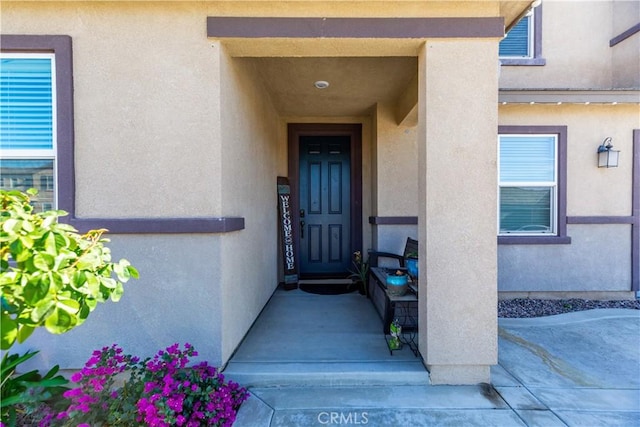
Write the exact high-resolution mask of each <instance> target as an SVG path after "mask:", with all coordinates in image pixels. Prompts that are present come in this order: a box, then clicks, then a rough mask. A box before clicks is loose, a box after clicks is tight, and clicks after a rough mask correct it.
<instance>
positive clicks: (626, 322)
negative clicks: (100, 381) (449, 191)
mask: <svg viewBox="0 0 640 427" xmlns="http://www.w3.org/2000/svg"><path fill="white" fill-rule="evenodd" d="M499 326H500V328H499V365H497V366H495V367H493V369H492V384H491V385H489V384H484V385H476V386H431V385H428V373H427V372H426V370H425V369H424V367H423V365H422V363H421V361H420V359H419V358H415V357H414V355H413V353H411V352H410V351H409V349H408V348H405V349H403V350H401V351H399V352H395V353H394V355H393V356H391V355H390V354H389V352H388V350H387V349H386V344H385V341H384V340H383V338H382V324H381V321H380V318H379V317H378V316H377V313H376V312H375V311H374V310H373V307H372V306H371V302H370V301H369V300H367V299H366V298H364V297H362V296H360V295H357V294H348V295H337V296H317V295H310V294H305V293H303V292H301V291H291V292H286V293H285V292H283V291H277V292H276V294H275V295H274V297H273V298H272V300H271V301H270V302H269V304H268V305H267V307H266V308H265V310H264V312H263V313H262V314H261V316H260V318H259V320H258V321H257V322H256V325H254V327H253V328H252V330H251V331H250V332H249V334H248V335H247V338H246V339H245V342H244V343H243V344H242V346H241V347H240V349H239V350H238V352H237V353H236V355H234V357H233V358H232V360H231V362H230V363H229V365H228V366H227V368H226V370H225V375H226V376H227V378H230V379H233V380H235V381H238V382H240V383H241V384H242V385H245V386H248V387H249V389H250V391H251V397H250V399H249V400H248V401H247V402H245V403H244V404H243V406H242V407H241V409H240V411H239V413H238V418H237V420H236V423H235V424H234V426H240V427H242V426H251V427H258V426H265V427H266V426H323V425H325V426H326V425H368V426H482V427H486V426H526V425H528V426H545V427H546V426H580V427H582V426H640V311H637V310H613V309H607V310H591V311H584V312H577V313H569V314H563V315H559V316H551V317H544V318H536V319H500V321H499Z"/></svg>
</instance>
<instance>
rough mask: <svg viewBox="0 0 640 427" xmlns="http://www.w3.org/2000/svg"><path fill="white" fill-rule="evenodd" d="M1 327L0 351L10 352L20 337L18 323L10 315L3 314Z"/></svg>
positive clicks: (0, 319)
mask: <svg viewBox="0 0 640 427" xmlns="http://www.w3.org/2000/svg"><path fill="white" fill-rule="evenodd" d="M0 326H2V334H1V339H0V349H2V350H8V349H10V348H11V346H12V345H13V343H14V342H15V341H16V338H17V337H18V323H17V322H16V321H15V320H13V319H12V318H11V317H9V315H8V314H6V313H2V317H0Z"/></svg>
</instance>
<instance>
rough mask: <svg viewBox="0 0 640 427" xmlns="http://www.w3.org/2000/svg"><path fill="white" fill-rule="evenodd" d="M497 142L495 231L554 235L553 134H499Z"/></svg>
mask: <svg viewBox="0 0 640 427" xmlns="http://www.w3.org/2000/svg"><path fill="white" fill-rule="evenodd" d="M498 145H499V147H498V153H499V159H498V168H499V172H498V177H499V183H498V200H499V207H498V208H499V224H498V227H499V234H500V235H549V234H555V233H556V230H557V221H556V218H557V215H556V209H557V197H558V195H557V194H558V191H557V188H558V161H557V158H558V137H557V135H515V134H510V135H500V136H499V138H498Z"/></svg>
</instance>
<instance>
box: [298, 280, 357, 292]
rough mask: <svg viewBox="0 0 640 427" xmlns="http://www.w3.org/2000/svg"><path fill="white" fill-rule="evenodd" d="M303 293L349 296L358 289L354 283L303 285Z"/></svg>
mask: <svg viewBox="0 0 640 427" xmlns="http://www.w3.org/2000/svg"><path fill="white" fill-rule="evenodd" d="M298 287H299V288H300V290H301V291H304V292H308V293H310V294H318V295H340V294H349V293H351V292H354V291H355V290H357V289H358V287H357V286H356V285H354V284H353V283H301V284H300V285H299V286H298Z"/></svg>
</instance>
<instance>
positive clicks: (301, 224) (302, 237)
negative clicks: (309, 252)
mask: <svg viewBox="0 0 640 427" xmlns="http://www.w3.org/2000/svg"><path fill="white" fill-rule="evenodd" d="M300 238H301V239H304V221H300Z"/></svg>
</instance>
